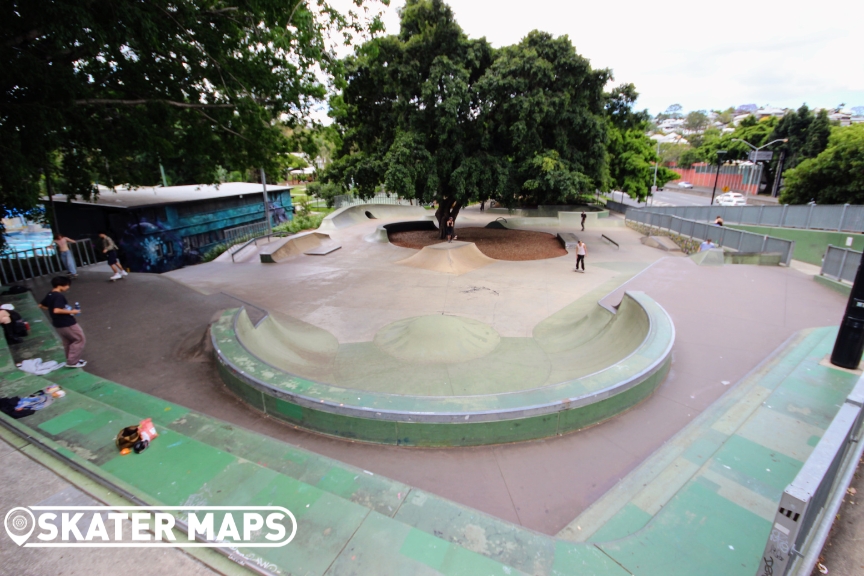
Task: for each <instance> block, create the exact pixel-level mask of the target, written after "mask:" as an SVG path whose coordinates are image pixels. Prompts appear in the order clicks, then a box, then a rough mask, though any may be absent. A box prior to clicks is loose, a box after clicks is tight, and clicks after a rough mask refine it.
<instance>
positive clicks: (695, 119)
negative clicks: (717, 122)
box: [684, 110, 708, 131]
mask: <svg viewBox="0 0 864 576" xmlns="http://www.w3.org/2000/svg"><path fill="white" fill-rule="evenodd" d="M707 127H708V114H707V113H706V112H705V111H704V110H694V111H693V112H690V113H688V114H687V116H686V117H685V118H684V128H685V129H687V130H694V131H701V130H704V129H705V128H707Z"/></svg>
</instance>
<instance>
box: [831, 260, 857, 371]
mask: <svg viewBox="0 0 864 576" xmlns="http://www.w3.org/2000/svg"><path fill="white" fill-rule="evenodd" d="M862 353H864V258H862V259H861V263H860V264H859V265H858V272H857V273H856V274H855V283H854V284H852V292H851V294H849V301H848V302H847V303H846V312H845V313H844V314H843V323H842V324H840V331H839V332H838V333H837V340H836V341H835V342H834V350H833V351H832V352H831V363H832V364H834V365H835V366H840V367H841V368H848V369H849V370H855V369H856V368H858V364H860V363H861V354H862Z"/></svg>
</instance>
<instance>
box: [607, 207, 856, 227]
mask: <svg viewBox="0 0 864 576" xmlns="http://www.w3.org/2000/svg"><path fill="white" fill-rule="evenodd" d="M607 205H608V203H607ZM639 209H640V210H650V211H651V212H656V213H659V214H672V215H674V216H680V217H681V218H687V219H689V220H702V221H707V220H714V218H716V217H717V216H721V217H722V218H723V220H724V221H725V222H726V223H727V224H750V225H753V226H775V227H778V228H803V229H807V230H831V231H835V232H864V206H855V205H851V204H842V205H830V206H816V205H805V206H789V205H785V204H784V205H783V206H663V207H656V206H651V207H648V208H639Z"/></svg>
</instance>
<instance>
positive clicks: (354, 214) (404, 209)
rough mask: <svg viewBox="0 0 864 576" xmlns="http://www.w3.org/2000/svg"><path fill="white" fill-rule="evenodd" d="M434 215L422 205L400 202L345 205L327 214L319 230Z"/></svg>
mask: <svg viewBox="0 0 864 576" xmlns="http://www.w3.org/2000/svg"><path fill="white" fill-rule="evenodd" d="M434 217H435V214H434V213H433V212H430V211H428V210H426V209H425V208H423V207H422V206H405V205H402V204H357V205H356V206H346V207H344V208H340V209H338V210H336V211H334V212H331V213H330V214H328V215H327V216H326V217H325V218H324V220H322V221H321V226H319V227H318V230H319V231H322V232H326V231H327V230H339V229H342V228H348V227H350V226H354V225H356V224H362V223H364V222H369V221H370V220H395V219H397V218H399V219H402V220H405V219H411V220H430V219H433V218H434Z"/></svg>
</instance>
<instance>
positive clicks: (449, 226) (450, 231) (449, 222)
mask: <svg viewBox="0 0 864 576" xmlns="http://www.w3.org/2000/svg"><path fill="white" fill-rule="evenodd" d="M454 224H455V223H454V222H453V217H452V216H450V217H449V218H447V223H446V224H444V233H445V234H446V235H447V242H452V241H453V226H454Z"/></svg>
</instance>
